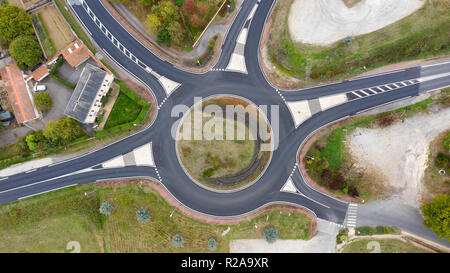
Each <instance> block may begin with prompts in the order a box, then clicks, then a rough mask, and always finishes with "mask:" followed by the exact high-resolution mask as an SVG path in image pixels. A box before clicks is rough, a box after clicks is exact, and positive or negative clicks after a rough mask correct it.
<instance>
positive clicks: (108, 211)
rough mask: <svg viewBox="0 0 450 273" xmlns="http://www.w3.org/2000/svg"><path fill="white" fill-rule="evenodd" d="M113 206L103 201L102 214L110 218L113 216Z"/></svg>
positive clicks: (100, 209)
mask: <svg viewBox="0 0 450 273" xmlns="http://www.w3.org/2000/svg"><path fill="white" fill-rule="evenodd" d="M112 209H113V206H112V204H111V203H109V202H108V201H103V202H102V204H101V205H100V208H99V211H100V213H101V214H103V215H106V216H109V215H111V212H112Z"/></svg>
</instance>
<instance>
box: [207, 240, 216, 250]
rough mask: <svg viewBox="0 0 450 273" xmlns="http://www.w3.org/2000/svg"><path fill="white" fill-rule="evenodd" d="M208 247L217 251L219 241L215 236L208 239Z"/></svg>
mask: <svg viewBox="0 0 450 273" xmlns="http://www.w3.org/2000/svg"><path fill="white" fill-rule="evenodd" d="M208 249H209V250H210V251H215V250H216V249H217V241H216V239H214V238H209V240H208Z"/></svg>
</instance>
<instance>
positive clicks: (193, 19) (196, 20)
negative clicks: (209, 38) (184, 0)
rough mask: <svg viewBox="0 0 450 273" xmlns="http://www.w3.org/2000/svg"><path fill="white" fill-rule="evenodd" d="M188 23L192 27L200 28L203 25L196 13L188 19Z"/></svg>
mask: <svg viewBox="0 0 450 273" xmlns="http://www.w3.org/2000/svg"><path fill="white" fill-rule="evenodd" d="M189 22H190V23H191V24H192V25H193V26H194V27H201V26H202V24H203V20H202V19H201V18H200V16H199V15H198V14H197V13H194V14H193V15H192V16H191V17H190V18H189Z"/></svg>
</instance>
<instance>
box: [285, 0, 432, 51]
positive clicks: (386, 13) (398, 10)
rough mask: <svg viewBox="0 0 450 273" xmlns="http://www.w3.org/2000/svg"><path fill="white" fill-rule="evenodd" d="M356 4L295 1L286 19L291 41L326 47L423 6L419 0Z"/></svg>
mask: <svg viewBox="0 0 450 273" xmlns="http://www.w3.org/2000/svg"><path fill="white" fill-rule="evenodd" d="M357 2H358V1H346V2H345V3H344V1H342V0H316V1H307V0H296V1H295V2H294V3H293V5H292V6H291V11H290V14H289V19H288V22H289V31H290V34H291V37H292V39H293V40H294V41H295V42H302V43H307V44H316V45H329V44H332V43H334V42H336V41H338V40H341V39H344V38H345V37H347V36H357V35H361V34H365V33H370V32H373V31H376V30H378V29H381V28H383V27H385V26H387V25H390V24H392V23H394V22H396V21H398V20H400V19H402V18H403V17H406V16H408V15H410V14H412V13H413V12H415V11H416V10H418V9H419V8H420V7H421V6H422V5H423V3H424V1H422V0H380V1H361V2H359V3H357ZM346 4H347V5H346ZM349 6H350V7H351V8H349Z"/></svg>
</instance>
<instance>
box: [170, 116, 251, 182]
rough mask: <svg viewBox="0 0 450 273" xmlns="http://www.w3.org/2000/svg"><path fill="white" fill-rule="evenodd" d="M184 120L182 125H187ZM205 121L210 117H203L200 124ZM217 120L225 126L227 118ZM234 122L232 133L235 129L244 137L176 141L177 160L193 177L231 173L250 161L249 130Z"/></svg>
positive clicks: (198, 178)
mask: <svg viewBox="0 0 450 273" xmlns="http://www.w3.org/2000/svg"><path fill="white" fill-rule="evenodd" d="M187 120H188V119H186V120H184V123H183V124H186V125H187V124H188V123H187ZM209 120H211V118H204V124H205V123H206V122H208V121H209ZM192 122H193V121H192ZM218 122H221V123H222V124H223V128H225V127H226V123H227V122H228V120H227V119H220V120H219V121H218ZM229 122H233V120H231V121H229ZM204 124H203V125H204ZM235 125H236V126H235V128H236V129H235V133H236V131H238V130H242V131H243V132H245V136H246V137H245V139H244V140H180V141H179V142H178V144H177V145H178V149H179V152H180V158H181V161H182V163H183V165H184V167H185V168H186V169H187V171H188V172H189V173H190V174H191V175H193V177H194V178H195V179H197V180H198V181H201V180H203V178H209V177H212V178H216V177H221V176H224V175H227V174H233V173H236V172H238V171H240V170H242V169H243V168H245V167H246V166H248V165H249V164H250V162H251V160H252V158H253V152H254V150H255V141H253V140H250V138H249V137H248V136H249V134H250V132H249V129H248V128H247V127H246V126H245V125H244V124H241V123H237V124H235ZM183 127H184V126H183ZM192 131H193V130H192ZM224 131H225V129H224ZM193 135H194V133H192V136H193Z"/></svg>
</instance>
